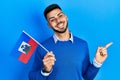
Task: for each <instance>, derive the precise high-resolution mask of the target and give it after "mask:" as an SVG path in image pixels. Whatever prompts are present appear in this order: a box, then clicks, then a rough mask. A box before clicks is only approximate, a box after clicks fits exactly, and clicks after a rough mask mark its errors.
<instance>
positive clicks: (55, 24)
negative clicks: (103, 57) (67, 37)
mask: <svg viewBox="0 0 120 80" xmlns="http://www.w3.org/2000/svg"><path fill="white" fill-rule="evenodd" d="M47 20H48V24H49V26H50V27H51V28H52V29H53V30H54V31H55V32H57V33H64V32H65V31H66V30H67V27H68V19H67V16H66V15H65V14H64V13H63V12H62V11H61V10H60V9H54V10H52V11H51V12H49V13H48V14H47Z"/></svg>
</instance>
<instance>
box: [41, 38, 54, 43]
mask: <svg viewBox="0 0 120 80" xmlns="http://www.w3.org/2000/svg"><path fill="white" fill-rule="evenodd" d="M52 41H53V36H50V37H48V38H47V39H45V40H44V41H42V42H41V43H42V44H45V43H49V42H52Z"/></svg>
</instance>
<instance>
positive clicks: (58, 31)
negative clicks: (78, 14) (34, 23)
mask: <svg viewBox="0 0 120 80" xmlns="http://www.w3.org/2000/svg"><path fill="white" fill-rule="evenodd" d="M67 28H68V22H67V25H66V27H65V28H64V29H62V30H56V29H54V28H52V29H53V30H54V31H55V32H56V33H65V32H66V30H67Z"/></svg>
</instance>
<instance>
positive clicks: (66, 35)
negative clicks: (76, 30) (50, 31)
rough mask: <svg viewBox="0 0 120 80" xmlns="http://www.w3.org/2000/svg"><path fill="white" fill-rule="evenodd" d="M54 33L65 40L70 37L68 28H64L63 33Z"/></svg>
mask: <svg viewBox="0 0 120 80" xmlns="http://www.w3.org/2000/svg"><path fill="white" fill-rule="evenodd" d="M55 35H56V36H57V37H58V38H59V39H61V40H67V39H69V38H70V32H69V30H66V32H64V33H55Z"/></svg>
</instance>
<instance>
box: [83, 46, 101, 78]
mask: <svg viewBox="0 0 120 80" xmlns="http://www.w3.org/2000/svg"><path fill="white" fill-rule="evenodd" d="M85 48H86V51H85V52H86V53H85V54H86V55H85V58H84V61H83V66H82V75H83V78H84V79H85V80H93V79H94V78H95V76H96V75H97V73H98V71H99V68H97V67H95V66H94V65H93V64H91V63H90V58H89V50H88V46H87V45H86V47H85Z"/></svg>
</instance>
